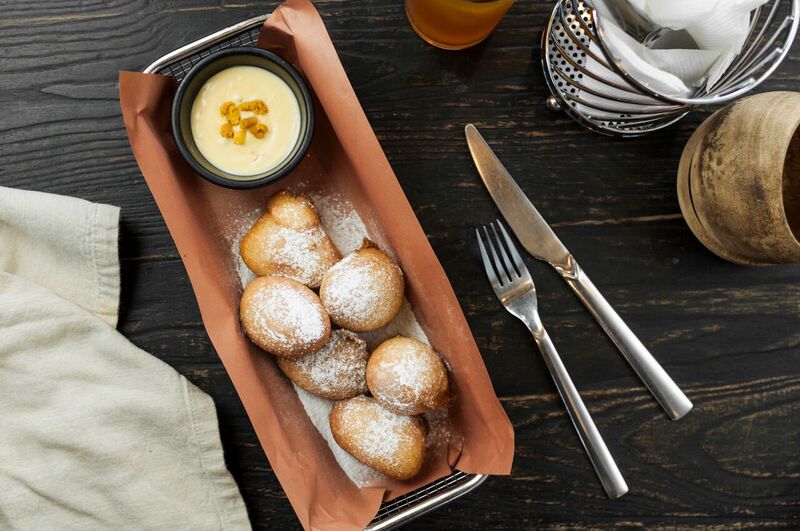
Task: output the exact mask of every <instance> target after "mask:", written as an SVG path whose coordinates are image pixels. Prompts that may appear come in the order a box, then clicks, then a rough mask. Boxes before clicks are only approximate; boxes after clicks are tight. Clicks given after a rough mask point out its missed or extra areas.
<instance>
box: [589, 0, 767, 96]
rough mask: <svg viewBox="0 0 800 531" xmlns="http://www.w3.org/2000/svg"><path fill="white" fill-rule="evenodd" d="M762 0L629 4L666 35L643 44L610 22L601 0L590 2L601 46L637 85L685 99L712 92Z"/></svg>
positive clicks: (633, 0)
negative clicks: (701, 90) (700, 90)
mask: <svg viewBox="0 0 800 531" xmlns="http://www.w3.org/2000/svg"><path fill="white" fill-rule="evenodd" d="M765 2H766V0H629V3H630V4H631V6H632V7H633V8H634V10H636V11H637V12H638V13H639V14H640V15H642V16H644V17H645V18H647V19H648V20H650V21H651V22H653V24H655V25H656V26H658V27H660V28H665V29H667V30H669V31H666V32H664V34H663V35H661V36H660V37H658V38H656V39H655V40H653V41H652V42H649V43H647V45H645V44H643V43H641V42H639V41H637V40H636V39H634V38H633V37H631V36H630V35H628V34H627V33H625V31H624V30H622V27H624V26H625V24H623V23H622V22H621V21H618V20H616V19H615V14H614V11H613V10H612V9H610V8H609V6H608V5H607V4H606V1H605V0H595V1H594V2H593V5H594V6H595V8H596V9H597V12H598V20H599V21H600V24H601V28H602V30H603V31H604V33H605V36H606V40H605V41H604V42H605V44H606V46H607V47H608V49H609V51H610V52H611V54H612V55H613V56H614V57H615V58H617V59H618V60H619V61H620V62H621V63H622V65H623V67H624V68H625V69H626V70H627V71H628V72H629V73H630V74H631V76H633V77H634V78H635V79H636V80H637V81H639V82H640V83H642V84H644V85H645V86H647V87H650V88H652V89H654V90H656V91H658V92H661V93H664V94H667V95H670V96H677V97H689V96H691V95H692V94H693V93H694V92H695V89H696V88H698V87H701V86H703V85H707V86H709V87H713V86H714V85H715V84H716V83H717V82H718V81H719V80H720V79H721V77H722V76H723V75H724V73H725V72H726V70H727V69H728V67H729V66H730V65H731V63H733V61H734V60H735V58H736V56H737V55H738V54H739V52H740V51H741V49H742V47H743V46H744V43H745V41H746V39H747V35H748V32H749V30H750V17H751V13H752V11H753V10H754V9H755V8H757V7H759V6H761V5H763V4H764V3H765Z"/></svg>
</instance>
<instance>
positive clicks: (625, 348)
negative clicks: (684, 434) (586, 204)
mask: <svg viewBox="0 0 800 531" xmlns="http://www.w3.org/2000/svg"><path fill="white" fill-rule="evenodd" d="M568 265H569V267H566V268H564V267H556V269H557V270H558V272H559V273H560V274H561V276H562V277H564V280H566V281H567V283H568V284H569V285H570V287H572V289H573V290H574V291H575V293H576V294H577V295H578V297H579V298H580V300H581V302H583V304H584V305H585V306H586V308H587V309H588V310H589V311H590V312H591V313H592V315H593V316H594V318H595V319H596V320H597V322H598V323H600V326H602V327H603V330H605V331H606V334H608V337H610V338H611V340H612V341H613V342H614V344H615V345H617V348H618V349H619V351H620V352H621V353H622V355H623V356H624V357H625V359H626V360H628V363H629V364H630V365H631V367H633V370H634V371H636V374H638V375H639V378H640V379H641V380H642V382H644V384H645V385H646V386H647V388H648V389H649V390H650V392H651V393H652V394H653V396H654V397H655V399H656V400H657V401H658V403H659V404H661V407H663V408H664V410H665V411H666V412H667V414H668V415H669V416H670V418H672V420H678V419H679V418H681V417H683V416H684V415H686V414H687V413H688V412H689V410H691V409H692V403H691V402H690V401H689V399H688V398H687V397H686V395H685V394H684V393H683V391H681V390H680V388H679V387H678V385H677V384H676V383H675V382H674V381H673V380H672V378H670V376H669V374H667V372H666V371H665V370H664V368H663V367H662V366H661V365H660V364H659V363H658V362H657V361H656V359H655V358H654V357H653V355H652V354H650V351H648V350H647V348H646V347H645V346H644V345H643V344H642V342H641V341H639V338H637V337H636V335H635V334H634V333H633V332H632V331H631V329H630V328H628V325H626V324H625V321H623V320H622V318H621V317H620V316H619V315H618V314H617V312H616V311H614V308H612V307H611V305H610V304H609V303H608V301H607V300H606V299H605V297H603V295H602V294H601V293H600V291H598V289H597V287H595V285H594V284H593V283H592V281H591V280H590V279H589V277H588V276H586V273H585V272H584V271H583V269H581V267H580V266H579V265H578V263H577V262H576V261H575V259H574V258H572V257H571V256H570V258H569V260H568Z"/></svg>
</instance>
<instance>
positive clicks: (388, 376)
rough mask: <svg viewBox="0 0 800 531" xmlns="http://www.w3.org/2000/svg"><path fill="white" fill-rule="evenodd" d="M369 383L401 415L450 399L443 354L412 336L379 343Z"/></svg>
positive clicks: (371, 361)
mask: <svg viewBox="0 0 800 531" xmlns="http://www.w3.org/2000/svg"><path fill="white" fill-rule="evenodd" d="M367 386H368V387H369V391H370V393H372V396H374V397H375V399H376V400H377V401H378V402H380V403H381V404H382V405H383V406H384V407H385V408H387V409H389V410H391V411H394V412H395V413H398V414H401V415H417V414H419V413H423V412H425V411H431V410H434V409H439V408H443V407H447V406H448V404H449V402H450V392H449V387H450V386H449V382H448V378H447V369H446V368H445V366H444V363H442V359H441V358H440V357H439V354H437V353H436V351H435V350H433V349H432V348H431V347H430V346H428V345H426V344H425V343H423V342H421V341H417V340H416V339H411V338H409V337H402V336H397V337H393V338H391V339H387V340H386V341H384V342H383V343H381V344H380V345H378V347H377V348H376V349H375V350H374V351H373V353H372V356H370V358H369V362H368V363H367Z"/></svg>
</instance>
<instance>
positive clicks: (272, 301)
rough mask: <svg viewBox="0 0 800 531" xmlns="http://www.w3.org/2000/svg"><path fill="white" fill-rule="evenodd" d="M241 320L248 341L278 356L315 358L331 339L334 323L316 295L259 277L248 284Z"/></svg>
mask: <svg viewBox="0 0 800 531" xmlns="http://www.w3.org/2000/svg"><path fill="white" fill-rule="evenodd" d="M239 318H240V320H241V322H242V328H243V329H244V332H245V334H246V335H247V337H249V338H250V340H251V341H252V342H253V343H255V344H256V345H258V346H259V347H261V348H262V349H264V350H266V351H267V352H269V353H271V354H274V355H276V356H284V357H287V358H294V357H298V356H305V355H306V354H311V353H312V352H316V351H317V350H319V349H321V348H322V347H323V346H324V345H325V343H327V341H328V338H330V335H331V323H330V319H328V314H327V313H325V309H324V308H323V307H322V304H321V303H320V302H319V298H318V297H317V295H316V293H314V292H313V291H311V290H310V289H308V288H307V287H306V286H304V285H302V284H300V283H299V282H296V281H294V280H291V279H289V278H286V277H279V276H269V277H258V278H256V279H254V280H252V281H251V282H250V283H249V284H247V286H246V287H245V289H244V293H243V294H242V300H241V303H240V305H239Z"/></svg>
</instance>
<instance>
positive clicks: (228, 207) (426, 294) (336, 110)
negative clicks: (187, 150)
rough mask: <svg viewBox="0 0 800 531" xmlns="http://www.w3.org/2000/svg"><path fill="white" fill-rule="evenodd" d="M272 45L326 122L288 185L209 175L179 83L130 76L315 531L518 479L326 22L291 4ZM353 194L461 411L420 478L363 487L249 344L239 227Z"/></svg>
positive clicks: (203, 286)
mask: <svg viewBox="0 0 800 531" xmlns="http://www.w3.org/2000/svg"><path fill="white" fill-rule="evenodd" d="M258 45H259V46H260V47H262V48H266V49H269V50H271V51H273V52H275V53H277V54H279V55H281V56H282V57H284V58H285V59H286V60H287V61H289V62H291V63H292V64H293V65H294V66H295V67H297V68H298V70H300V71H301V72H302V74H303V75H304V76H305V78H306V80H307V81H308V82H309V84H310V85H311V87H312V89H313V92H314V93H315V96H316V98H317V102H316V116H317V124H316V129H315V133H314V139H313V142H312V145H311V148H310V149H309V153H308V155H307V157H306V158H305V159H304V160H303V162H302V163H301V164H300V165H299V166H298V167H297V169H296V170H295V171H294V172H293V173H292V174H291V175H290V176H289V177H287V178H286V179H284V180H282V181H281V182H280V183H276V184H274V185H271V186H268V187H265V188H262V189H259V190H248V191H241V190H228V189H225V188H221V187H218V186H215V185H212V184H210V183H208V182H206V181H204V180H203V179H201V178H200V177H199V176H197V175H195V174H194V173H193V172H192V170H191V169H190V168H189V166H188V165H187V164H186V163H185V161H184V160H183V159H182V158H181V156H180V154H179V153H178V151H177V149H176V147H175V145H174V141H173V138H172V133H171V129H170V118H169V117H170V108H171V105H172V99H173V96H174V93H175V89H176V86H177V84H176V82H175V80H174V79H172V78H170V77H166V76H159V75H152V74H141V73H135V72H121V73H120V102H121V106H122V112H123V116H124V119H125V125H126V128H127V130H128V137H129V139H130V143H131V147H132V149H133V152H134V155H135V157H136V160H137V162H138V164H139V167H140V169H141V171H142V174H143V175H144V177H145V180H146V181H147V185H148V186H149V187H150V191H151V192H152V194H153V197H154V198H155V200H156V202H157V204H158V207H159V209H160V211H161V214H162V215H163V217H164V220H165V221H166V224H167V227H168V228H169V231H170V233H171V234H172V237H173V239H174V240H175V245H176V246H177V248H178V251H179V252H180V255H181V258H182V259H183V262H184V264H185V266H186V270H187V273H188V275H189V279H190V280H191V283H192V287H193V289H194V292H195V295H196V297H197V302H198V305H199V308H200V312H201V315H202V318H203V323H204V324H205V327H206V330H207V332H208V336H209V338H210V339H211V342H212V343H213V345H214V347H215V349H216V350H217V352H218V354H219V357H220V359H221V360H222V363H223V365H224V366H225V369H226V370H227V372H228V374H229V375H230V377H231V380H232V382H233V384H234V386H235V387H236V390H237V392H238V394H239V396H240V398H241V400H242V403H243V404H244V407H245V409H246V411H247V414H248V416H249V418H250V420H251V421H252V423H253V427H254V429H255V432H256V434H257V435H258V438H259V441H260V443H261V445H262V446H263V448H264V451H265V453H266V454H267V458H268V459H269V462H270V464H271V465H272V468H273V470H274V471H275V474H276V476H277V478H278V480H279V481H280V483H281V486H282V487H283V489H284V491H285V492H286V495H287V497H288V498H289V501H290V503H291V504H292V507H293V508H294V510H295V512H296V513H297V516H298V518H299V519H300V522H301V523H302V525H303V527H305V528H306V529H331V528H336V529H361V528H363V527H365V526H366V525H367V524H368V523H369V522H370V521H371V520H372V518H373V517H374V516H375V514H376V513H377V511H378V509H379V506H380V504H381V502H382V501H383V500H388V499H392V498H395V497H397V496H400V495H402V494H405V493H407V492H410V491H412V490H414V489H416V488H418V487H421V486H423V485H425V484H427V483H430V482H431V481H434V480H436V479H439V478H441V477H444V476H446V475H448V474H450V473H451V471H452V470H453V469H458V470H461V471H463V472H467V473H482V474H508V473H509V472H510V470H511V462H512V460H513V455H514V432H513V429H512V427H511V424H510V422H509V420H508V418H507V417H506V414H505V412H504V411H503V408H502V407H501V405H500V402H499V401H498V400H497V397H496V396H495V393H494V390H493V388H492V384H491V381H490V380H489V376H488V374H487V372H486V368H485V366H484V364H483V360H482V358H481V356H480V353H479V352H478V349H477V346H476V345H475V341H474V339H473V338H472V334H471V333H470V330H469V328H468V325H467V322H466V320H465V318H464V315H463V313H462V311H461V309H460V307H459V305H458V301H457V299H456V297H455V294H454V293H453V290H452V288H451V286H450V284H449V282H448V280H447V277H446V276H445V273H444V271H443V270H442V267H441V265H440V264H439V262H438V260H437V258H436V256H435V254H434V253H433V250H432V249H431V247H430V244H429V243H428V240H427V238H426V237H425V234H424V232H423V231H422V228H421V227H420V225H419V223H418V221H417V219H416V217H415V216H414V212H413V210H412V209H411V206H410V205H409V204H408V201H407V200H406V198H405V195H404V194H403V191H402V189H401V188H400V185H399V183H398V181H397V178H396V177H395V175H394V173H393V172H392V169H391V168H390V166H389V162H388V161H387V159H386V156H385V155H384V153H383V151H382V149H381V147H380V145H379V144H378V140H377V138H376V137H375V135H374V133H373V131H372V129H371V127H370V125H369V123H368V121H367V118H366V116H365V114H364V112H363V110H362V108H361V106H360V105H359V103H358V99H357V98H356V95H355V93H354V91H353V88H352V86H351V85H350V82H349V80H348V79H347V75H346V74H345V72H344V69H343V67H342V65H341V63H340V61H339V58H338V56H337V54H336V51H335V49H334V47H333V44H332V43H331V41H330V38H329V36H328V33H327V31H326V30H325V27H324V25H323V23H322V20H321V18H320V17H319V14H318V13H317V12H316V10H315V9H314V7H313V6H312V4H311V3H310V2H308V1H307V0H289V1H287V2H285V3H284V4H282V5H281V6H280V7H278V9H277V10H276V11H275V12H274V13H273V15H272V16H271V17H270V18H269V20H268V21H267V22H266V23H265V25H264V29H263V31H262V34H261V37H260V39H259V43H258ZM306 186H307V187H310V188H313V189H316V190H323V191H330V192H331V193H337V194H341V195H342V196H344V197H346V198H347V199H348V200H350V201H351V202H352V203H353V204H354V205H355V208H356V209H357V211H358V213H359V215H360V216H361V217H362V218H363V219H364V222H365V223H366V225H367V227H368V230H369V232H370V236H371V237H373V238H374V239H375V240H376V241H377V242H378V243H379V244H380V245H381V246H383V247H384V248H386V249H388V250H390V252H391V253H392V254H393V255H394V256H395V258H396V259H397V261H398V262H399V264H400V266H401V267H402V269H403V271H404V273H405V275H406V289H407V296H408V299H409V301H410V302H411V305H412V307H413V309H414V313H415V314H416V316H417V319H418V320H419V322H420V325H421V326H422V328H423V330H424V331H425V333H426V334H427V336H428V338H429V340H430V342H431V344H432V345H433V346H434V348H435V349H436V350H437V351H439V352H440V353H441V354H442V356H443V357H444V358H445V359H446V360H447V362H448V365H449V367H450V369H451V385H452V387H453V390H454V393H455V395H456V397H457V398H456V401H455V402H454V404H453V406H452V407H451V409H450V418H451V421H452V425H453V431H454V432H455V433H457V434H458V435H459V436H460V437H456V438H454V440H453V441H452V442H451V443H450V444H449V447H448V448H447V449H446V450H445V451H443V452H440V453H439V455H432V456H429V458H428V459H427V461H426V464H425V467H424V468H423V470H422V472H421V473H420V475H418V476H417V477H415V478H414V479H413V480H411V481H406V482H395V481H390V482H388V483H387V484H386V485H384V486H381V487H370V488H358V487H357V486H356V485H355V484H354V483H352V482H351V481H350V479H349V478H348V477H347V475H346V474H345V473H344V471H342V469H341V468H340V467H339V465H338V464H337V462H336V461H335V459H334V457H333V454H332V453H331V451H330V449H329V448H328V445H327V443H326V442H325V440H324V439H323V438H322V437H321V436H320V435H319V433H318V432H317V430H316V429H315V428H314V426H313V425H312V424H311V421H310V420H309V419H308V416H307V415H306V413H305V410H304V409H303V406H302V404H301V403H300V401H299V399H298V397H297V394H296V393H295V392H294V389H293V388H292V386H291V384H290V383H289V382H288V380H287V379H286V378H285V377H284V376H283V374H282V373H281V372H280V370H278V368H277V366H276V365H275V364H274V362H273V360H272V358H271V356H270V355H268V354H266V353H264V352H263V351H260V350H259V349H258V348H257V347H255V346H254V345H253V344H252V343H250V342H249V341H248V340H247V339H246V338H245V337H244V336H243V334H242V332H241V329H240V326H239V318H238V309H239V297H240V296H241V287H240V285H239V278H238V276H237V274H236V271H235V265H234V263H233V261H232V257H231V249H230V243H229V240H227V239H226V236H225V234H226V233H225V229H226V226H227V225H226V224H229V223H230V219H231V212H233V211H235V210H237V209H239V210H240V211H241V210H242V209H254V208H257V207H262V208H263V204H264V202H265V200H266V198H267V197H268V196H269V195H270V194H272V193H274V192H275V191H276V190H278V189H280V188H289V189H297V188H298V187H306Z"/></svg>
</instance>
